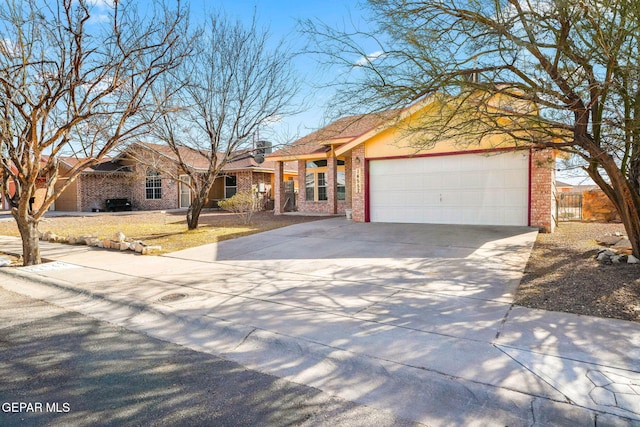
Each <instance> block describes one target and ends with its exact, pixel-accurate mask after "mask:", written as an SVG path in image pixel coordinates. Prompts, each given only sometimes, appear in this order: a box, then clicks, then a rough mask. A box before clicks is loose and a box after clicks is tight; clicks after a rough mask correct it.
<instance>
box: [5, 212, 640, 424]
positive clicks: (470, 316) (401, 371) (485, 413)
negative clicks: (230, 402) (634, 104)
mask: <svg viewBox="0 0 640 427" xmlns="http://www.w3.org/2000/svg"><path fill="white" fill-rule="evenodd" d="M346 236H358V237H357V238H353V237H352V238H350V239H346V238H345V237H346ZM534 239H535V232H531V231H530V230H527V229H516V228H514V229H508V228H499V227H495V228H491V227H485V228H477V227H476V228H472V227H468V228H466V227H449V226H425V225H408V224H355V223H350V222H347V221H345V220H343V219H330V220H324V221H317V222H312V223H307V224H299V225H296V226H292V227H287V228H284V229H278V230H273V231H271V232H267V233H262V234H258V235H253V236H248V237H245V238H240V239H235V240H231V241H225V242H222V243H220V244H218V245H208V246H206V247H201V248H196V249H190V250H187V251H182V252H178V253H173V254H170V255H168V256H161V257H141V256H136V255H133V254H131V253H119V252H112V251H104V250H98V249H89V248H86V247H80V246H78V247H75V246H63V245H55V244H48V243H44V244H43V246H42V251H43V256H44V257H46V258H49V259H55V260H57V261H56V262H54V263H49V264H45V265H41V266H35V267H25V268H21V269H2V270H0V271H2V272H3V273H4V274H3V277H2V286H3V287H5V288H7V289H10V290H13V291H16V292H21V293H24V294H26V295H29V296H32V297H36V298H41V299H44V300H47V301H50V302H53V303H54V304H57V305H60V306H63V307H68V308H73V309H74V310H77V311H79V312H81V313H84V314H87V315H90V316H92V317H94V318H97V319H100V320H106V321H109V322H112V323H115V324H118V325H122V326H125V327H127V328H129V329H132V330H136V331H141V332H144V333H146V334H148V335H150V336H154V337H158V338H161V339H164V340H167V341H170V342H174V343H177V344H181V345H184V346H186V347H189V348H191V349H195V350H198V351H204V352H207V353H211V354H214V355H217V356H221V357H224V358H226V359H229V360H232V361H235V362H238V363H241V364H243V365H245V366H247V367H249V368H251V369H255V370H258V371H261V372H265V373H270V374H273V375H277V376H279V377H282V378H285V379H288V380H290V381H293V382H297V383H300V384H305V385H309V386H313V387H316V388H318V389H320V390H322V391H325V392H329V393H331V394H334V395H337V396H340V397H342V398H345V399H349V400H352V401H354V402H357V403H360V404H366V405H370V406H372V407H375V408H379V409H386V410H391V411H393V412H394V413H395V414H396V415H397V416H399V417H401V418H404V419H409V420H415V421H418V422H423V423H426V424H429V425H434V426H435V425H452V424H453V425H596V423H597V425H634V423H636V424H637V423H638V422H640V395H639V394H640V374H639V372H640V362H639V360H640V357H639V356H640V351H639V350H638V348H637V347H636V346H635V344H634V343H637V342H640V331H639V328H638V327H637V324H636V323H633V322H624V321H616V320H607V319H598V318H590V317H584V316H575V315H570V314H564V313H551V312H545V311H538V310H530V309H525V308H522V307H514V306H512V305H511V301H512V297H513V292H514V290H515V288H516V286H517V284H518V282H519V280H520V277H521V275H522V269H523V268H524V265H525V264H526V259H527V257H528V254H529V252H530V249H531V245H532V242H533V241H534ZM19 244H20V243H19V240H18V239H13V238H6V237H0V248H2V250H4V251H8V252H10V251H18V252H19V251H20V246H19ZM34 281H37V282H38V283H37V284H34V283H33V282H34Z"/></svg>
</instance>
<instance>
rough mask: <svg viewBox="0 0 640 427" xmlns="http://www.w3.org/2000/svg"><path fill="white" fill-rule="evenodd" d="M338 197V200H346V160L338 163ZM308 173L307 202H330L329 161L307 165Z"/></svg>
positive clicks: (315, 161)
mask: <svg viewBox="0 0 640 427" xmlns="http://www.w3.org/2000/svg"><path fill="white" fill-rule="evenodd" d="M336 166H337V171H336V180H337V182H336V183H335V185H336V197H337V199H338V200H345V198H346V179H345V172H344V160H337V162H336ZM306 168H307V173H306V174H305V200H307V201H308V202H323V201H326V200H329V192H328V184H329V183H328V182H327V171H328V162H327V160H324V159H323V160H314V161H308V162H307V163H306Z"/></svg>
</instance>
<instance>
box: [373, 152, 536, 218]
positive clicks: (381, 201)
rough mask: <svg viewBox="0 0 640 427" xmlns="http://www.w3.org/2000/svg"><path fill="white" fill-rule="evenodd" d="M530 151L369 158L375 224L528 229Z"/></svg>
mask: <svg viewBox="0 0 640 427" xmlns="http://www.w3.org/2000/svg"><path fill="white" fill-rule="evenodd" d="M528 162H529V160H528V153H521V152H519V153H506V154H500V155H493V156H482V155H476V154H463V155H455V156H442V157H440V156H438V157H422V158H406V159H392V160H372V161H370V163H369V166H370V169H369V179H370V186H369V188H370V193H369V208H370V210H369V213H370V220H371V221H374V222H423V223H452V224H486V225H501V224H503V225H527V222H528V209H529V207H528V201H529V198H528V187H529V173H528Z"/></svg>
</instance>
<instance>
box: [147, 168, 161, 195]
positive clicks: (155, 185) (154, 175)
mask: <svg viewBox="0 0 640 427" xmlns="http://www.w3.org/2000/svg"><path fill="white" fill-rule="evenodd" d="M145 192H146V194H147V199H148V200H157V199H162V178H161V177H160V172H158V171H154V170H151V169H149V170H148V171H147V178H146V181H145Z"/></svg>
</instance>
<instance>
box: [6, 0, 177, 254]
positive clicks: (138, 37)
mask: <svg viewBox="0 0 640 427" xmlns="http://www.w3.org/2000/svg"><path fill="white" fill-rule="evenodd" d="M94 3H95V2H91V1H88V0H7V1H6V2H3V3H2V5H0V91H1V92H2V93H1V95H0V153H2V158H1V167H2V169H1V170H2V182H3V184H4V185H3V186H2V188H4V189H5V196H6V197H8V198H10V200H11V207H12V210H11V212H12V214H13V216H14V218H15V219H16V221H17V225H18V229H19V230H20V234H21V236H22V245H23V255H24V263H25V265H31V264H38V263H40V262H41V259H40V249H39V244H38V221H39V219H40V218H41V217H42V215H43V214H44V213H45V212H46V211H47V210H48V208H49V206H51V204H52V203H53V202H54V201H55V199H56V198H57V197H58V195H59V194H60V193H61V192H62V191H64V190H65V189H66V187H67V186H68V185H69V184H70V183H71V182H72V181H73V179H75V177H76V176H77V175H78V174H79V173H80V172H81V171H82V170H83V169H85V168H86V167H88V166H91V165H93V164H95V163H97V162H99V161H100V159H102V158H103V157H104V156H106V155H107V154H108V153H109V152H110V151H112V150H114V149H115V148H116V147H118V145H120V144H121V143H123V142H124V141H127V140H129V139H131V138H138V137H139V136H140V135H141V134H144V133H145V132H146V131H147V130H148V125H149V123H150V122H152V121H154V120H155V119H156V118H157V115H158V113H159V112H160V111H159V110H158V108H157V105H156V100H154V99H153V98H152V97H151V96H149V91H150V88H151V86H152V85H153V84H154V82H156V80H157V79H158V78H159V77H160V76H162V75H163V74H164V73H167V72H168V71H170V70H172V69H174V68H175V67H176V66H177V65H178V64H179V63H180V62H181V60H182V58H183V56H184V54H185V53H184V52H183V51H181V50H178V49H177V46H178V40H179V39H180V37H181V36H182V35H183V33H184V25H185V12H186V11H185V10H184V9H183V7H182V6H181V4H180V2H179V1H176V2H175V3H174V6H173V7H168V6H167V5H165V4H162V3H153V4H147V5H146V10H147V12H146V13H147V15H145V16H140V15H139V12H138V5H137V4H136V3H135V2H122V1H114V2H112V3H110V2H105V3H104V5H102V6H101V7H99V8H98V7H97V6H93V5H92V4H94ZM143 112H144V113H145V114H142V113H143ZM61 154H66V155H70V154H73V155H77V156H78V157H79V158H82V161H80V162H78V163H76V165H75V166H74V167H73V168H72V169H71V170H70V171H69V173H68V176H69V180H67V181H66V185H61V186H58V187H57V188H56V185H55V184H56V180H57V175H58V161H57V159H58V156H60V155H61ZM9 182H12V183H13V184H14V185H15V193H14V194H8V192H7V191H6V190H7V189H8V188H9V185H8V184H9ZM38 188H42V190H41V191H43V192H45V193H46V194H45V196H44V200H43V201H42V203H41V204H40V205H39V206H38V207H33V208H31V206H30V200H31V201H32V200H33V198H34V197H35V195H36V190H37V189H38Z"/></svg>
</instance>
